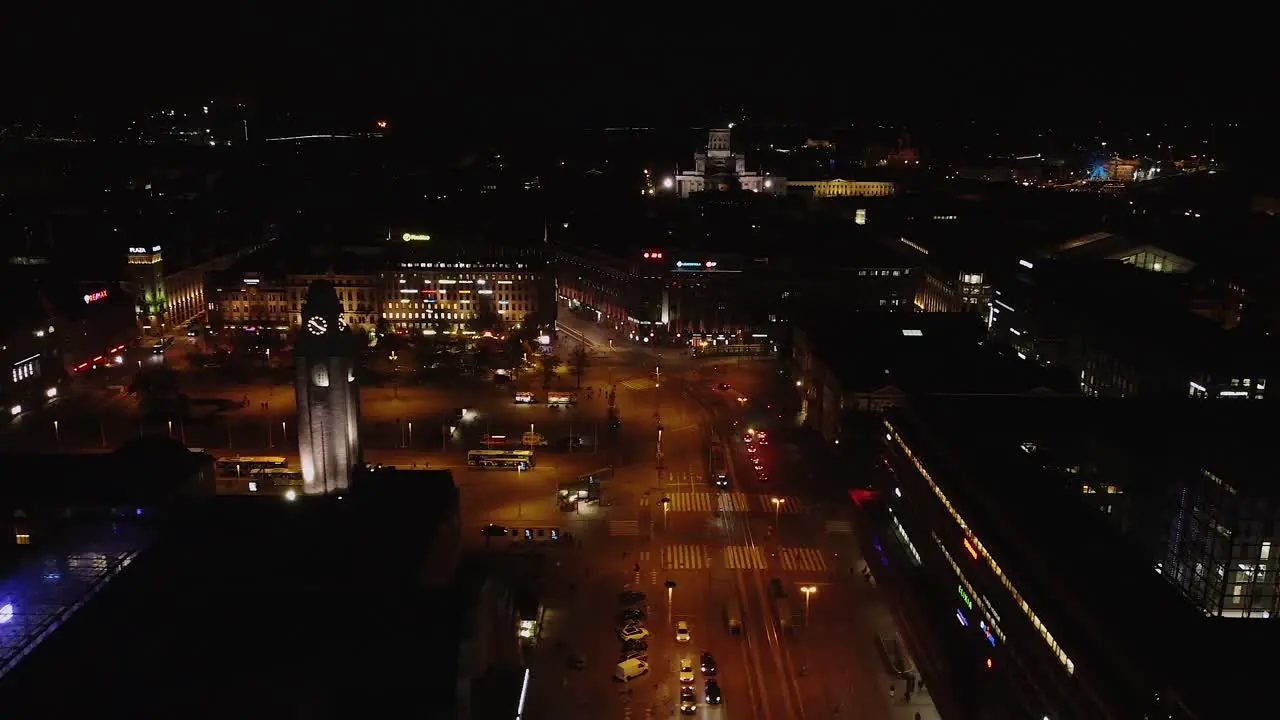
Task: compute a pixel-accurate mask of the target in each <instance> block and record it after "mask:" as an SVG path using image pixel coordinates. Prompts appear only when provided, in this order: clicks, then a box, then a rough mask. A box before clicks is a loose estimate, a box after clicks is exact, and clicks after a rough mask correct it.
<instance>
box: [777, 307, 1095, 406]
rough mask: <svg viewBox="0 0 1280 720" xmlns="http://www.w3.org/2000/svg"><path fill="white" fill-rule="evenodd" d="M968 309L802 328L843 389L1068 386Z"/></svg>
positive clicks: (855, 318) (862, 316)
mask: <svg viewBox="0 0 1280 720" xmlns="http://www.w3.org/2000/svg"><path fill="white" fill-rule="evenodd" d="M984 330H985V328H984V327H983V325H982V322H981V320H980V319H979V318H978V317H977V316H976V315H973V314H971V313H856V314H853V315H851V316H850V317H848V318H846V319H842V320H840V321H839V322H837V323H831V324H811V325H810V326H809V327H806V328H804V330H803V331H802V332H803V333H804V335H805V338H806V340H807V341H808V343H809V344H810V346H811V347H812V348H813V352H814V354H815V355H816V356H817V357H818V358H820V359H821V360H822V362H823V363H824V364H825V365H826V366H827V367H829V368H830V369H831V371H832V372H833V373H835V374H836V376H837V377H838V378H839V379H840V380H841V382H842V383H843V384H844V386H845V387H844V390H845V391H846V392H849V391H852V392H869V391H875V390H879V389H881V388H885V387H890V386H892V387H896V388H898V389H899V390H902V391H904V392H907V393H924V394H929V393H995V394H1003V393H1022V392H1028V391H1032V390H1035V389H1037V388H1045V389H1049V390H1062V389H1065V388H1069V387H1071V383H1070V382H1069V381H1068V379H1067V378H1063V377H1060V374H1059V373H1058V372H1056V371H1050V370H1046V369H1044V368H1040V367H1038V366H1036V365H1034V364H1032V363H1029V362H1026V361H1024V360H1021V359H1019V358H1018V357H1017V356H1016V355H1012V354H1008V353H1002V352H1001V351H998V350H996V349H994V348H992V347H991V346H990V344H988V343H986V342H985V340H984V338H985V332H984Z"/></svg>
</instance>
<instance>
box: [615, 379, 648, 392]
mask: <svg viewBox="0 0 1280 720" xmlns="http://www.w3.org/2000/svg"><path fill="white" fill-rule="evenodd" d="M618 384H619V385H621V386H622V387H624V388H626V389H628V390H653V389H654V387H655V385H654V382H653V381H652V380H649V379H646V378H633V379H631V380H623V381H622V382H620V383H618Z"/></svg>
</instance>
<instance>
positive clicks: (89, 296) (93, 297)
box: [84, 290, 107, 305]
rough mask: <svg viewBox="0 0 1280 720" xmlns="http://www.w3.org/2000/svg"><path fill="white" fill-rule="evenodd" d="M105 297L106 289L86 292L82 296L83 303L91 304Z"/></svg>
mask: <svg viewBox="0 0 1280 720" xmlns="http://www.w3.org/2000/svg"><path fill="white" fill-rule="evenodd" d="M106 297H107V291H106V290H99V291H97V292H91V293H86V294H85V296H84V304H85V305H92V304H93V303H96V302H98V301H99V300H105V299H106Z"/></svg>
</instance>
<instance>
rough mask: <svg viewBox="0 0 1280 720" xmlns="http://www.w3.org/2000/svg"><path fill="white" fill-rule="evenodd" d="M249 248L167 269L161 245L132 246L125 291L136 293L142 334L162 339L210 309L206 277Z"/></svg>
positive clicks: (134, 295) (135, 299)
mask: <svg viewBox="0 0 1280 720" xmlns="http://www.w3.org/2000/svg"><path fill="white" fill-rule="evenodd" d="M255 249H256V248H247V249H245V250H241V251H237V252H234V253H230V254H227V255H223V256H220V257H217V258H214V259H212V260H209V261H207V262H203V263H200V264H198V265H192V266H190V267H184V268H180V269H178V270H176V271H172V270H166V268H165V262H164V251H163V248H162V246H160V245H147V246H138V247H131V248H129V253H128V267H127V273H126V280H127V282H126V284H125V290H126V291H127V292H129V293H130V294H132V295H133V297H134V302H135V305H136V313H137V322H138V330H139V334H140V335H141V336H142V337H143V338H159V337H164V336H166V335H169V334H172V333H174V332H176V331H177V330H178V329H180V328H181V327H182V326H183V325H185V324H186V323H188V322H190V321H191V320H193V319H194V318H196V317H198V316H201V315H203V314H204V313H205V312H206V311H207V310H208V303H207V301H206V299H205V276H206V274H208V273H211V272H217V271H220V270H224V269H226V268H227V267H229V266H230V265H231V264H232V263H233V262H234V261H235V260H236V258H238V257H240V256H242V255H246V254H248V253H250V252H253V251H254V250H255Z"/></svg>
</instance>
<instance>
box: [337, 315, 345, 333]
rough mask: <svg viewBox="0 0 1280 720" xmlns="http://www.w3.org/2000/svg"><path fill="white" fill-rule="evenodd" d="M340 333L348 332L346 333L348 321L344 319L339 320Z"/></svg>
mask: <svg viewBox="0 0 1280 720" xmlns="http://www.w3.org/2000/svg"><path fill="white" fill-rule="evenodd" d="M338 331H339V332H346V331H347V323H346V321H345V320H343V319H342V318H338Z"/></svg>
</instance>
